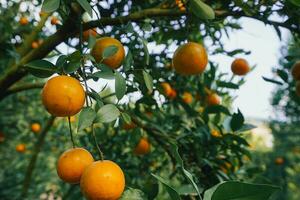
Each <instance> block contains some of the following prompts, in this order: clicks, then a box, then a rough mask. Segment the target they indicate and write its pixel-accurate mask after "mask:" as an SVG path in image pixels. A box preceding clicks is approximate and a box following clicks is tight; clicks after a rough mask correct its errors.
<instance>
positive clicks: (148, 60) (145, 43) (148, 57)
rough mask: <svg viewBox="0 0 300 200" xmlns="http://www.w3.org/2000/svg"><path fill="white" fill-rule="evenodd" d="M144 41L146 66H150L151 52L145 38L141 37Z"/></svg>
mask: <svg viewBox="0 0 300 200" xmlns="http://www.w3.org/2000/svg"><path fill="white" fill-rule="evenodd" d="M140 39H141V40H142V44H143V48H144V53H145V60H146V65H149V62H150V55H149V50H148V46H147V45H148V42H147V40H145V39H144V38H142V37H140Z"/></svg>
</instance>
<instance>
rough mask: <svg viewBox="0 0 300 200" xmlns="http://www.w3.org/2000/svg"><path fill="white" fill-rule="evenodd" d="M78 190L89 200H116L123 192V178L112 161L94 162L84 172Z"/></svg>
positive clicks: (118, 168)
mask: <svg viewBox="0 0 300 200" xmlns="http://www.w3.org/2000/svg"><path fill="white" fill-rule="evenodd" d="M80 188H81V191H82V193H83V195H84V196H85V197H86V198H87V199H89V200H117V199H119V198H120V197H121V195H122V193H123V191H124V188H125V176H124V173H123V171H122V169H121V168H120V167H119V165H117V164H116V163H114V162H113V161H110V160H104V161H96V162H93V163H92V164H91V165H89V166H88V167H87V168H86V169H85V170H84V172H83V174H82V177H81V180H80Z"/></svg>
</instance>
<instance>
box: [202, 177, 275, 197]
mask: <svg viewBox="0 0 300 200" xmlns="http://www.w3.org/2000/svg"><path fill="white" fill-rule="evenodd" d="M279 190H280V188H279V187H276V186H272V185H263V184H250V183H242V182H238V181H227V182H223V183H219V184H217V185H215V186H214V187H212V188H210V189H208V190H206V191H205V193H204V200H233V199H234V200H268V199H270V197H271V196H272V195H273V194H274V193H275V192H278V191H279Z"/></svg>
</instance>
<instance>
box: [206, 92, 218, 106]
mask: <svg viewBox="0 0 300 200" xmlns="http://www.w3.org/2000/svg"><path fill="white" fill-rule="evenodd" d="M206 101H207V104H208V105H210V106H215V105H220V104H221V98H220V97H219V95H217V94H216V93H210V94H208V96H207V98H206Z"/></svg>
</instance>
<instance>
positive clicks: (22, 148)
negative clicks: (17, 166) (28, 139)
mask: <svg viewBox="0 0 300 200" xmlns="http://www.w3.org/2000/svg"><path fill="white" fill-rule="evenodd" d="M16 151H17V152H19V153H24V152H25V151H26V145H25V144H18V145H17V146H16Z"/></svg>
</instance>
